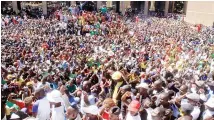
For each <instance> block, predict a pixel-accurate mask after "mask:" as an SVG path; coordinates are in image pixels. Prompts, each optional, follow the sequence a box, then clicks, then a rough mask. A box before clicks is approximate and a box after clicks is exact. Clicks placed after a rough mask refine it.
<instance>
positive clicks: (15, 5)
mask: <svg viewBox="0 0 214 120" xmlns="http://www.w3.org/2000/svg"><path fill="white" fill-rule="evenodd" d="M12 7H13V11H14V12H16V14H17V13H18V4H17V1H12Z"/></svg>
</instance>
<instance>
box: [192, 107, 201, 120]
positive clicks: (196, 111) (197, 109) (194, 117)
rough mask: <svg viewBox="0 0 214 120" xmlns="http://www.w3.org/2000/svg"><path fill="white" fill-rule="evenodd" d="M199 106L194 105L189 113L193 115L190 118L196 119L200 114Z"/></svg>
mask: <svg viewBox="0 0 214 120" xmlns="http://www.w3.org/2000/svg"><path fill="white" fill-rule="evenodd" d="M200 112H201V111H200V108H199V107H198V106H194V109H193V111H192V113H191V115H192V116H193V118H192V120H197V119H198V117H199V114H200Z"/></svg>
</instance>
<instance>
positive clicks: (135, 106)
mask: <svg viewBox="0 0 214 120" xmlns="http://www.w3.org/2000/svg"><path fill="white" fill-rule="evenodd" d="M140 106H141V105H140V102H139V101H137V100H133V101H132V102H131V103H130V104H129V106H128V110H129V111H133V112H138V110H139V109H140Z"/></svg>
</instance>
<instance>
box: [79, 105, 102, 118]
mask: <svg viewBox="0 0 214 120" xmlns="http://www.w3.org/2000/svg"><path fill="white" fill-rule="evenodd" d="M83 112H84V113H86V115H85V118H86V120H98V113H99V109H98V107H97V106H96V105H90V106H88V107H83Z"/></svg>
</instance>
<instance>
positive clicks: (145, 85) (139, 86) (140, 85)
mask: <svg viewBox="0 0 214 120" xmlns="http://www.w3.org/2000/svg"><path fill="white" fill-rule="evenodd" d="M136 88H145V89H149V85H148V84H146V83H140V84H139V85H137V86H136Z"/></svg>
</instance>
